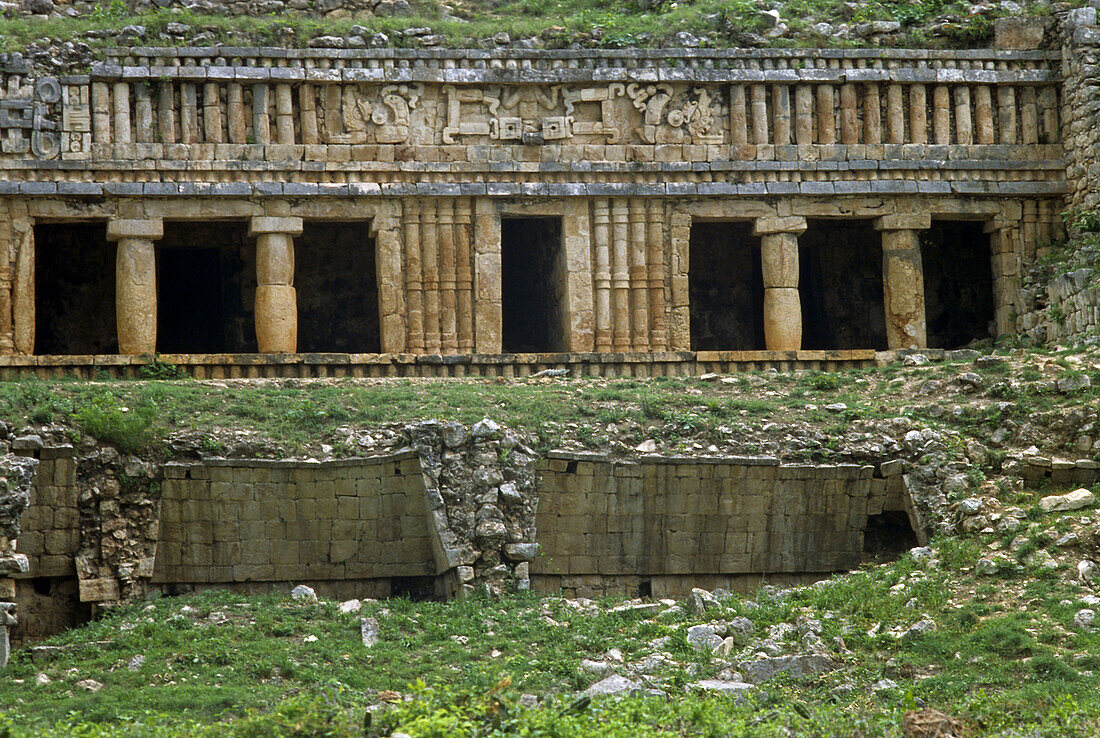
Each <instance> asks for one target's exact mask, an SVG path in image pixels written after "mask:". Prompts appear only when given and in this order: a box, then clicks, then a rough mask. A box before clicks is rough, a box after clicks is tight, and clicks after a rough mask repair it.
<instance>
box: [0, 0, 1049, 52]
mask: <svg viewBox="0 0 1100 738" xmlns="http://www.w3.org/2000/svg"><path fill="white" fill-rule="evenodd" d="M411 4H412V7H413V10H414V15H412V16H409V17H396V18H392V17H391V18H385V17H373V16H365V17H360V18H342V19H332V18H322V19H308V18H296V17H293V16H290V15H280V16H268V17H260V18H241V17H234V16H206V15H203V16H196V15H191V14H189V13H186V12H182V13H181V12H169V11H161V12H155V13H146V14H141V15H131V14H130V13H129V12H128V11H127V10H126V8H125V5H123V4H122V3H121V2H119V1H118V0H116V1H115V2H112V3H110V4H106V3H105V4H103V5H102V6H101V9H100V10H99V11H98V12H96V13H94V14H93V15H91V16H89V17H84V18H78V19H51V20H46V21H43V20H35V19H6V20H0V48H7V49H12V50H17V49H22V48H24V47H26V45H27V44H28V43H30V42H32V41H34V40H37V39H40V38H43V37H49V38H55V39H61V40H66V39H72V38H80V37H82V35H83V34H85V33H86V32H88V31H98V30H103V29H114V30H119V29H121V28H123V27H124V26H128V25H135V24H139V25H143V26H145V27H146V29H147V31H148V35H147V37H146V39H144V40H143V41H142V42H141V43H148V44H150V45H163V44H180V43H184V41H185V39H184V38H183V37H176V38H175V39H174V40H172V39H159V38H158V36H159V34H160V33H161V32H163V31H164V29H165V27H166V25H167V24H168V23H170V22H184V23H188V24H190V25H192V26H193V29H192V32H191V35H193V34H194V32H198V31H210V32H211V33H213V34H214V37H215V40H217V41H225V42H229V43H234V42H235V41H236V42H241V41H248V42H250V43H257V42H258V43H270V44H289V45H292V46H293V45H296V44H303V45H304V44H305V43H306V42H308V41H309V40H310V39H311V38H314V37H316V36H321V35H331V34H335V35H343V34H346V33H348V32H349V31H350V29H351V27H352V26H353V25H361V26H364V27H366V28H368V29H369V30H370V31H372V32H374V31H382V32H386V33H393V32H395V31H401V30H404V29H407V28H429V29H431V30H432V32H433V33H436V34H441V35H443V36H445V37H446V41H445V42H444V43H445V45H449V46H459V47H461V46H471V45H476V44H477V42H478V41H479V40H480V39H485V38H488V37H491V36H493V35H494V34H497V33H500V32H506V33H509V34H510V35H511V36H512V37H513V38H519V37H531V36H538V37H540V38H541V39H542V40H543V42H545V43H546V45H547V46H548V47H549V48H555V47H564V46H567V45H569V44H571V43H582V44H585V45H596V46H602V47H609V48H619V47H627V46H661V45H669V44H672V45H675V44H674V38H673V37H674V36H675V34H676V33H677V32H679V31H688V32H691V33H694V34H697V35H706V36H708V37H709V38H710V40H709V41H707V43H710V44H713V45H715V46H736V45H738V44H740V43H743V41H740V40H739V38H738V37H739V35H740V34H743V33H746V32H749V33H763V32H764V31H765V30H766V29H767V25H766V24H765V23H763V21H761V19H760V16H759V9H758V6H757V4H756V3H754V2H751V1H750V0H685V1H680V2H669V1H665V2H657V3H654V4H653V5H652V6H651V7H647V8H646V9H644V10H643V9H642V8H641V7H640V6H639V4H638V3H637V2H636V1H635V0H611V1H610V2H606V1H605V0H503V2H500V3H492V2H477V1H475V2H469V1H467V2H463V1H462V0H454V1H453V2H443V3H440V2H436V1H435V0H413V1H412V3H411ZM1021 5H1024V6H1025V7H1026V8H1027V10H1026V11H1025V12H1027V13H1034V14H1039V13H1043V12H1049V9H1044V8H1045V6H1040V5H1039V4H1038V3H1031V2H1021ZM970 7H971V5H970V3H967V2H959V1H953V0H922V1H921V2H908V1H907V0H870V2H861V3H858V4H845V3H844V2H843V1H842V0H789V2H786V3H784V5H783V20H784V22H786V23H787V24H788V25H789V26H790V28H791V34H789V35H788V36H787V37H785V38H777V39H773V40H772V41H771V42H770V44H771V45H775V46H794V45H802V46H832V45H837V44H839V45H860V44H861V43H866V42H858V41H857V40H855V39H853V40H852V41H837V40H834V39H832V38H830V37H828V36H823V37H812V36H810V35H809V33H808V29H809V28H810V26H811V25H812V24H814V23H818V22H822V21H824V22H828V23H831V24H834V25H835V24H839V23H863V22H869V21H875V20H896V21H898V22H900V23H902V25H903V26H904V32H903V34H902V35H901V36H900V37H899V39H898V41H897V42H896V43H898V45H901V46H913V47H924V46H931V47H947V48H954V47H962V48H969V47H980V46H983V45H986V44H987V43H988V42H989V41H990V40H991V33H992V20H993V18H995V17H998V16H1001V15H1005V14H1006V11H1004V10H1002V9H1000V8H999V7H995V6H994V5H991V6H990V7H989V8H986V9H984V10H983V11H982V12H980V13H976V14H971V13H970V12H969V10H970ZM933 21H936V22H939V26H940V27H939V30H937V31H936V32H934V33H927V32H925V31H923V30H922V29H921V25H922V24H927V23H930V22H933ZM287 29H289V32H288V30H287ZM235 33H237V34H246V36H247V38H246V37H245V36H239V37H236V38H235V37H234V34H235ZM86 40H88V41H89V43H90V44H92V45H100V46H104V45H114V44H115V41H114V39H113V37H112V38H107V39H90V40H89V39H86ZM394 43H397V44H400V43H402V42H401V41H400V39H397V40H396V41H394Z"/></svg>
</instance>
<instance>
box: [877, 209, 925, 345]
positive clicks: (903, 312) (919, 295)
mask: <svg viewBox="0 0 1100 738" xmlns="http://www.w3.org/2000/svg"><path fill="white" fill-rule="evenodd" d="M931 225H932V218H931V216H930V215H927V214H923V215H885V216H883V217H881V218H879V219H878V220H876V221H875V228H877V229H878V230H880V231H882V289H883V294H882V297H883V306H884V308H885V310H886V345H887V347H889V348H892V349H907V348H923V347H925V346H927V345H928V325H927V318H926V315H925V303H924V267H923V264H922V261H921V254H920V240H919V232H920V231H922V230H927V229H928V228H930V227H931Z"/></svg>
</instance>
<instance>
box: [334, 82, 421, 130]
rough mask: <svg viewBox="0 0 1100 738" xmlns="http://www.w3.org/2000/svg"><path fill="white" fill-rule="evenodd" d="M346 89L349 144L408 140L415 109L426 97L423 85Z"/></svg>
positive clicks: (343, 108) (345, 119)
mask: <svg viewBox="0 0 1100 738" xmlns="http://www.w3.org/2000/svg"><path fill="white" fill-rule="evenodd" d="M343 92H344V94H343V95H342V105H341V116H342V117H343V122H344V129H345V131H346V134H345V137H346V139H347V141H346V143H352V144H360V143H365V142H366V141H368V140H371V139H373V142H374V143H382V144H396V143H404V142H405V141H407V140H408V139H409V130H410V125H411V120H412V111H413V110H414V109H415V108H416V107H417V106H418V105H419V104H420V100H421V98H422V97H423V96H424V85H422V84H415V85H385V86H382V87H377V86H375V87H364V86H359V85H351V86H348V87H346V88H344V91H343ZM340 143H343V141H341V142H340Z"/></svg>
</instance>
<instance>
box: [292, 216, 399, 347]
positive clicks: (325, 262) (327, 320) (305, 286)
mask: <svg viewBox="0 0 1100 738" xmlns="http://www.w3.org/2000/svg"><path fill="white" fill-rule="evenodd" d="M294 260H295V274H294V284H295V287H296V288H297V292H298V350H299V351H301V352H303V353H319V352H344V353H367V354H369V353H378V352H379V351H381V350H382V348H381V335H380V329H379V319H378V276H377V271H376V268H375V258H374V239H372V238H371V237H370V223H369V222H365V221H357V222H312V223H309V222H307V223H306V224H305V227H304V229H303V230H302V235H301V236H299V237H298V238H296V239H294Z"/></svg>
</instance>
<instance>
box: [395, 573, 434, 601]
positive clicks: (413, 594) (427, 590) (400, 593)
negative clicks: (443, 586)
mask: <svg viewBox="0 0 1100 738" xmlns="http://www.w3.org/2000/svg"><path fill="white" fill-rule="evenodd" d="M390 596H391V597H405V598H407V599H410V600H412V601H413V602H425V601H428V600H436V599H439V595H438V593H437V592H436V580H435V577H393V578H392V579H390Z"/></svg>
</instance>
